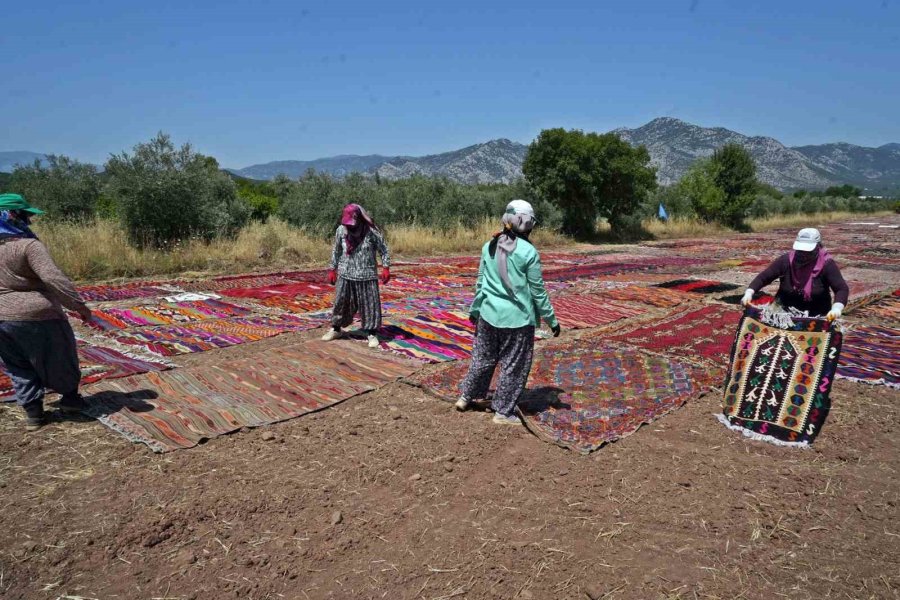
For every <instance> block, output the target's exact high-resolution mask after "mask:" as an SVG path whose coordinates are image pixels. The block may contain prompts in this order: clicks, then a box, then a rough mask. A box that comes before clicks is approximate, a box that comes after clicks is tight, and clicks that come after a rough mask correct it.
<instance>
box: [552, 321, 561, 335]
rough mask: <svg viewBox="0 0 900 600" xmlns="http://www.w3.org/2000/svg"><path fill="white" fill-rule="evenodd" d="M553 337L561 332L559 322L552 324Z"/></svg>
mask: <svg viewBox="0 0 900 600" xmlns="http://www.w3.org/2000/svg"><path fill="white" fill-rule="evenodd" d="M552 329H553V337H559V334H560V333H561V332H562V328H561V327H560V326H559V323H557V324H556V325H554V326H553V328H552Z"/></svg>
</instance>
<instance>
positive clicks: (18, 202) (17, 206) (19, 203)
mask: <svg viewBox="0 0 900 600" xmlns="http://www.w3.org/2000/svg"><path fill="white" fill-rule="evenodd" d="M5 210H24V211H25V212H28V213H31V214H33V215H42V214H44V211H42V210H41V209H39V208H35V207H33V206H32V205H30V204H29V203H28V200H26V199H25V198H23V197H22V196H20V195H19V194H0V211H5Z"/></svg>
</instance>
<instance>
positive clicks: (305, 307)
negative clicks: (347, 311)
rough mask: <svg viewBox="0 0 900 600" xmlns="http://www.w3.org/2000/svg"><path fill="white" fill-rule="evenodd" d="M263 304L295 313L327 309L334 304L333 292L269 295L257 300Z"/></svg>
mask: <svg viewBox="0 0 900 600" xmlns="http://www.w3.org/2000/svg"><path fill="white" fill-rule="evenodd" d="M259 303H260V304H262V305H263V306H268V307H270V308H280V309H281V310H286V311H290V312H296V313H304V312H316V311H321V310H328V309H330V308H331V307H332V306H334V292H328V293H327V294H322V295H316V296H297V297H296V298H292V297H290V296H270V297H269V298H265V299H264V300H260V301H259Z"/></svg>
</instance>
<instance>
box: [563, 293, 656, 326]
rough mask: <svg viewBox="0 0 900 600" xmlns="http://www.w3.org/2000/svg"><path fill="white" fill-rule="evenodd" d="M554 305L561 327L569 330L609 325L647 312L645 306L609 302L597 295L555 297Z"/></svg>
mask: <svg viewBox="0 0 900 600" xmlns="http://www.w3.org/2000/svg"><path fill="white" fill-rule="evenodd" d="M552 304H553V309H554V312H556V317H557V319H558V320H559V323H560V325H562V326H563V327H565V328H567V329H584V328H589V327H598V326H600V325H607V324H609V323H613V322H615V321H618V320H620V319H627V318H629V317H636V316H638V315H641V314H643V313H645V312H646V311H647V307H646V306H645V305H640V304H629V303H627V302H620V301H615V300H609V299H605V298H602V297H600V296H598V295H596V294H564V295H559V296H557V295H554V296H553V297H552Z"/></svg>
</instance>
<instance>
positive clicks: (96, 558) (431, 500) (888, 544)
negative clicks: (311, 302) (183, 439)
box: [0, 336, 900, 600]
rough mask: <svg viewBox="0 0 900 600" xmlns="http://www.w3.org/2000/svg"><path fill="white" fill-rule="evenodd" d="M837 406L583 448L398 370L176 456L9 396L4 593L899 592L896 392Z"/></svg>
mask: <svg viewBox="0 0 900 600" xmlns="http://www.w3.org/2000/svg"><path fill="white" fill-rule="evenodd" d="M290 337H293V336H286V337H282V338H276V339H273V340H268V341H266V342H262V343H260V344H253V345H247V346H243V347H239V348H235V349H234V350H233V351H232V352H217V353H212V354H208V355H196V356H191V357H188V358H187V360H186V361H185V362H192V363H195V364H196V363H197V362H202V361H213V360H223V359H224V358H227V357H229V356H233V355H234V354H235V353H239V354H246V353H253V352H263V351H265V348H267V347H268V346H270V345H272V344H280V343H284V342H285V341H287V340H289V339H290ZM832 399H833V403H834V406H833V410H832V413H831V415H830V417H829V421H828V422H827V423H826V427H825V429H824V431H823V433H822V435H821V436H820V437H819V438H818V440H817V441H816V443H815V445H814V446H813V447H812V448H811V449H808V450H796V449H786V448H781V447H776V446H771V445H768V444H765V443H761V442H754V441H748V440H746V439H744V438H743V437H741V436H740V435H738V434H735V433H733V432H731V431H728V430H727V429H725V428H724V427H723V426H722V425H720V424H719V423H718V422H717V421H716V420H715V419H714V418H713V416H712V414H713V413H714V412H716V411H717V410H718V407H719V398H718V396H717V395H711V396H707V397H706V398H702V399H699V400H695V401H691V402H689V403H688V404H687V405H685V406H684V407H683V408H681V409H680V410H678V411H675V412H674V413H672V414H670V415H668V416H666V417H664V418H662V419H660V420H659V421H657V422H655V423H653V424H651V425H648V426H645V427H643V428H641V429H640V430H639V431H638V432H637V433H635V434H634V435H632V436H630V437H628V438H626V439H624V440H621V441H619V442H617V443H615V444H611V445H608V446H606V447H605V448H602V449H601V450H599V451H598V452H596V453H595V454H593V455H591V456H580V455H576V454H573V453H571V452H569V451H566V450H563V449H561V448H558V447H556V446H552V445H549V444H546V443H544V442H542V441H540V440H538V439H537V438H536V437H534V436H533V435H531V434H529V433H528V432H527V431H526V430H525V429H523V428H510V427H508V426H497V425H493V424H492V423H491V422H490V418H489V417H488V416H487V415H486V414H484V413H472V412H469V413H465V414H459V413H456V412H454V411H453V410H452V409H451V407H450V406H449V405H448V404H445V403H443V402H441V401H439V400H436V399H435V398H433V397H431V396H429V395H427V394H425V393H424V392H422V391H421V390H419V389H417V388H412V387H409V386H406V385H404V384H400V383H398V384H393V385H390V386H388V387H387V388H384V389H382V390H380V391H378V392H375V393H371V394H367V395H363V396H359V397H357V398H354V399H351V400H349V401H347V402H345V403H343V404H341V405H338V406H336V407H334V408H331V409H329V410H326V411H323V412H320V413H317V414H313V415H308V416H305V417H302V418H299V419H295V420H293V421H289V422H286V423H282V424H280V425H275V426H271V427H264V428H261V429H257V430H252V431H244V432H239V433H236V434H234V435H230V436H225V437H222V438H219V439H216V440H213V441H210V442H208V443H206V444H204V445H202V446H200V447H198V448H195V449H192V450H187V451H180V452H175V453H171V454H165V455H156V454H153V453H151V452H149V451H148V450H147V449H146V448H144V447H143V446H138V445H133V444H131V443H129V442H127V441H125V440H124V439H123V438H121V437H119V436H118V435H116V434H114V433H112V432H111V431H109V430H107V429H105V428H104V427H103V426H102V425H100V424H98V423H95V422H90V421H87V422H72V421H68V422H56V423H54V424H52V425H51V426H49V427H46V428H45V429H43V430H42V431H40V432H38V433H33V434H25V433H23V430H22V423H21V421H20V420H19V419H20V414H19V412H18V409H16V408H15V407H13V406H9V405H6V406H3V407H0V502H2V511H0V532H2V536H0V598H3V599H4V600H13V599H18V598H29V599H31V598H38V599H43V598H48V599H56V598H67V599H73V598H85V599H86V598H98V599H100V598H102V599H106V598H126V599H146V600H150V599H162V598H166V599H173V600H174V599H188V598H253V599H260V600H261V599H265V598H270V599H274V598H299V599H310V600H314V599H318V598H353V599H357V598H359V599H363V598H389V599H407V598H409V599H413V598H424V599H438V598H445V599H446V598H459V599H467V598H468V599H473V600H474V599H482V598H533V599H550V600H554V599H558V598H560V599H561V598H577V599H582V600H583V599H585V598H588V597H590V598H594V599H595V600H596V599H597V598H609V599H622V598H685V599H687V598H773V597H780V598H854V599H855V598H900V520H898V516H900V512H898V503H900V473H898V470H900V454H898V451H900V391H897V390H890V389H887V388H884V387H870V386H865V385H862V384H856V383H850V382H846V381H838V382H837V383H836V384H835V386H834V389H833V391H832ZM273 434H274V435H273Z"/></svg>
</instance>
